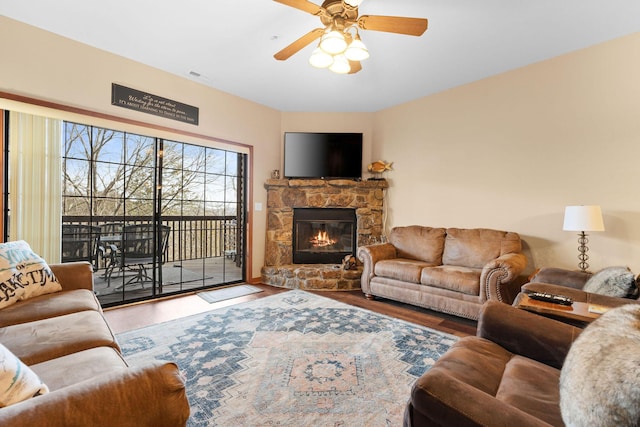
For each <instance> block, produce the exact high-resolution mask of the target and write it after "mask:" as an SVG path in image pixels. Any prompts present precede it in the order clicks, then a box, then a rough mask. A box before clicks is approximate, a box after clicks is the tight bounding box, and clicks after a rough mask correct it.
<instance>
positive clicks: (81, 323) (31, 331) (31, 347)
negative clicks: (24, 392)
mask: <svg viewBox="0 0 640 427" xmlns="http://www.w3.org/2000/svg"><path fill="white" fill-rule="evenodd" d="M0 342H2V343H3V344H4V345H5V346H6V347H7V348H8V349H9V350H11V351H12V352H13V353H14V354H15V355H16V356H18V357H19V358H20V360H22V361H23V362H24V363H26V364H27V365H33V364H35V363H41V362H44V361H45V360H50V359H53V358H56V357H60V356H65V355H67V354H71V353H75V352H77V351H82V350H86V349H88V348H93V347H99V346H110V347H114V348H119V347H118V344H117V343H116V339H115V337H114V336H113V333H112V332H111V330H110V329H109V326H108V325H107V322H106V321H105V319H104V317H103V316H102V314H101V313H99V312H97V311H93V310H87V311H80V312H78V313H71V314H66V315H64V316H57V317H52V318H48V319H42V320H36V321H33V322H28V323H21V324H18V325H11V326H5V327H3V328H0Z"/></svg>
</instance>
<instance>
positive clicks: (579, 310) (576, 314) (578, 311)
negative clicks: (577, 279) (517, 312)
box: [513, 292, 609, 327]
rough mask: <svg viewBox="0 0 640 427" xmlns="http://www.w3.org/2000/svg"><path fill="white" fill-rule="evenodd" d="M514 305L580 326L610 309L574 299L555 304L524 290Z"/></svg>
mask: <svg viewBox="0 0 640 427" xmlns="http://www.w3.org/2000/svg"><path fill="white" fill-rule="evenodd" d="M513 306H514V307H516V308H520V309H523V310H527V311H531V312H533V313H537V314H540V315H543V316H546V317H550V318H553V319H556V320H560V321H562V322H565V323H569V324H572V325H575V326H579V327H585V326H586V325H588V324H589V323H591V322H593V321H594V320H596V319H597V318H598V317H600V315H601V314H602V313H604V312H605V311H607V310H608V309H609V307H604V306H601V305H596V304H589V303H586V302H575V301H574V303H573V304H571V305H561V304H554V303H552V302H546V301H539V300H535V299H532V298H529V295H527V294H526V293H524V292H520V293H519V294H518V295H517V296H516V299H515V300H514V301H513ZM590 308H591V311H590V310H589V309H590Z"/></svg>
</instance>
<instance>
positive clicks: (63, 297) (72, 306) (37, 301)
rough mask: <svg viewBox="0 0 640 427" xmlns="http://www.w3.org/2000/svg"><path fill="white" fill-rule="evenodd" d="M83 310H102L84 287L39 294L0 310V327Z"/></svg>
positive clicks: (91, 293) (92, 295)
mask: <svg viewBox="0 0 640 427" xmlns="http://www.w3.org/2000/svg"><path fill="white" fill-rule="evenodd" d="M85 310H94V311H101V310H102V309H101V308H100V303H99V302H98V300H97V299H96V297H95V295H94V294H93V292H91V291H88V290H86V289H75V290H72V291H61V292H56V293H55V294H47V295H40V296H37V297H34V298H30V299H28V300H24V301H19V302H17V303H16V304H13V305H11V306H9V307H5V308H3V309H2V310H0V327H4V326H9V325H16V324H18V323H26V322H31V321H34V320H42V319H46V318H48V317H54V316H61V315H64V314H69V313H75V312H78V311H85Z"/></svg>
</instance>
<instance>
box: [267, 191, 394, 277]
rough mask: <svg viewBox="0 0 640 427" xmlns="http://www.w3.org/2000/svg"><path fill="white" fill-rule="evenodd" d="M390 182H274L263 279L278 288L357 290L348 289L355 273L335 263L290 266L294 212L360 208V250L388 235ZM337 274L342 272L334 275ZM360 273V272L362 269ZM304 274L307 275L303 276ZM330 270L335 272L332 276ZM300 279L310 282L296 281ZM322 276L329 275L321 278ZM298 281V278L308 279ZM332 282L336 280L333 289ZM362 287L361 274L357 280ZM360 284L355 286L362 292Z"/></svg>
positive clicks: (268, 209) (358, 211)
mask: <svg viewBox="0 0 640 427" xmlns="http://www.w3.org/2000/svg"><path fill="white" fill-rule="evenodd" d="M388 187H389V184H388V183H387V181H386V180H384V179H383V180H370V181H353V180H346V179H336V180H323V179H291V180H286V179H270V180H268V181H267V182H266V183H265V188H266V189H267V236H266V248H265V267H264V268H263V271H262V273H263V274H262V279H263V281H264V282H265V283H269V284H272V285H276V286H286V287H291V288H301V289H309V288H310V287H309V286H304V284H305V283H306V284H307V285H309V283H313V285H312V287H311V288H313V289H338V288H343V289H344V288H353V283H350V284H348V286H346V287H345V283H344V279H345V278H344V276H345V275H346V276H350V277H349V278H348V281H350V282H354V280H355V279H354V278H353V277H351V276H353V275H354V274H357V271H355V270H352V271H344V272H343V273H342V274H337V273H338V272H339V271H340V270H341V269H340V268H339V267H338V268H336V265H326V264H304V265H302V264H291V263H292V262H293V209H294V208H353V209H355V210H356V220H357V224H356V236H357V240H358V242H357V244H358V247H360V246H363V245H368V244H371V243H373V242H379V241H380V240H381V237H382V236H383V234H384V224H383V208H384V191H385V189H387V188H388ZM336 270H338V271H336ZM358 271H360V270H358ZM301 272H304V273H301ZM329 272H331V273H330V274H329ZM297 275H302V276H304V278H309V279H311V278H313V279H312V280H303V282H304V283H302V285H301V282H300V280H297V279H296V278H295V277H296V276H297ZM322 276H327V277H326V279H331V280H328V282H327V281H326V280H325V281H323V280H322ZM304 278H302V277H300V278H299V279H304ZM331 282H335V283H334V284H333V285H332V284H331ZM355 282H357V283H358V284H359V275H358V276H357V280H355ZM358 287H359V286H357V287H356V288H358Z"/></svg>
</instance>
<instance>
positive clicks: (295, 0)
mask: <svg viewBox="0 0 640 427" xmlns="http://www.w3.org/2000/svg"><path fill="white" fill-rule="evenodd" d="M273 1H275V2H276V3H282V4H284V5H287V6H291V7H293V8H296V9H300V10H302V11H304V12H307V13H310V14H312V15H319V14H320V13H321V12H322V8H321V7H320V6H318V5H317V4H314V3H311V2H310V1H307V0H273Z"/></svg>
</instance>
